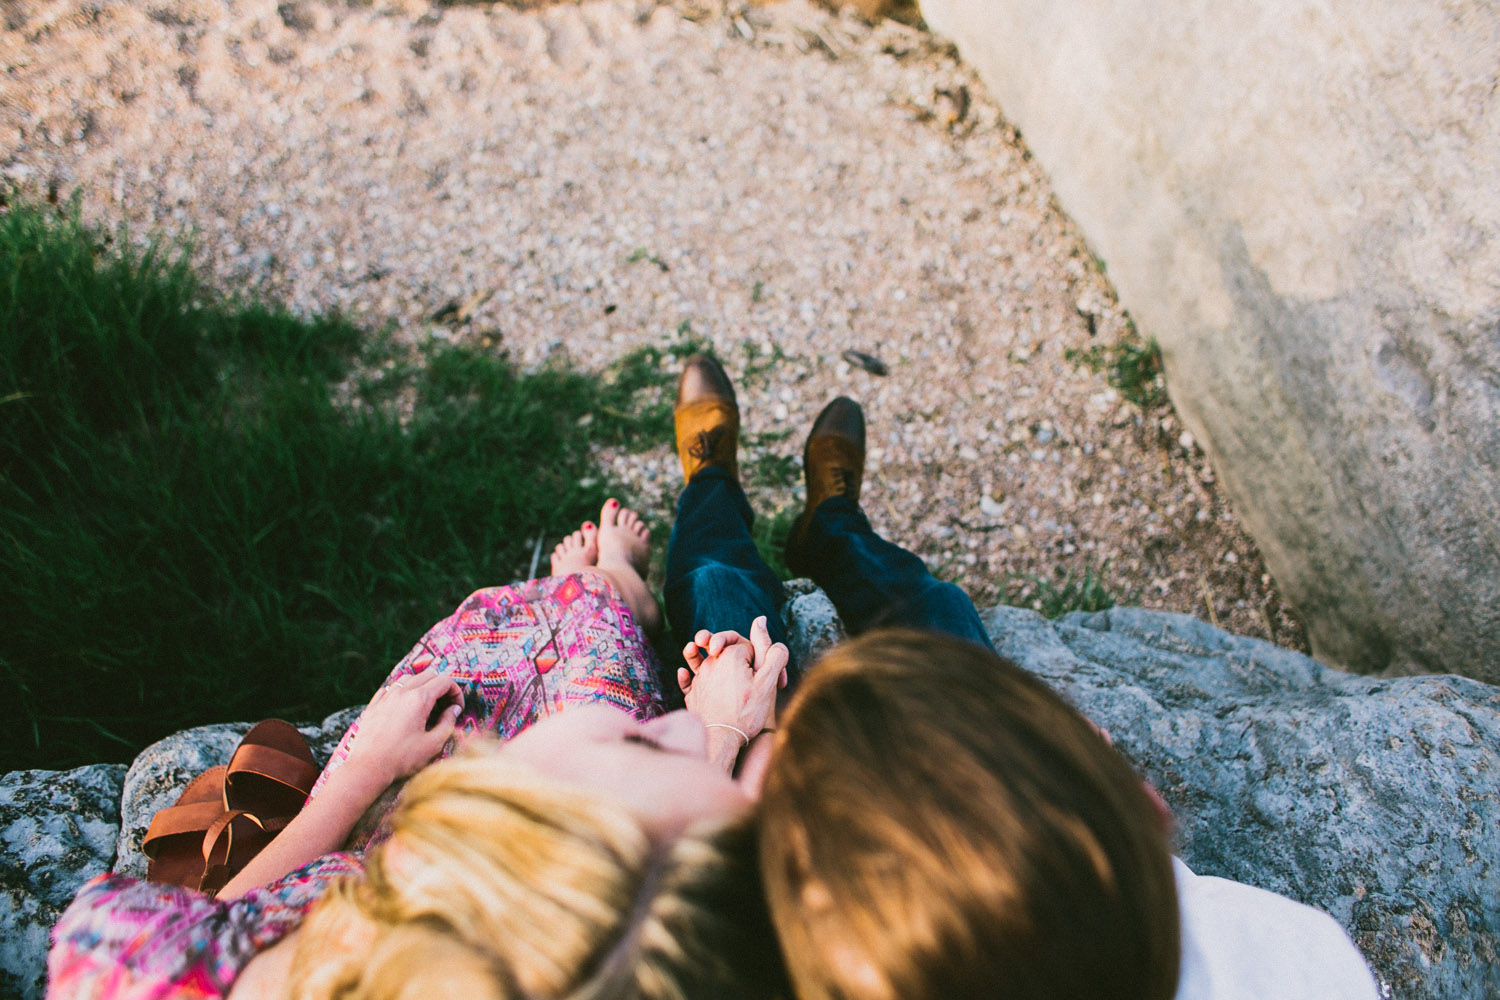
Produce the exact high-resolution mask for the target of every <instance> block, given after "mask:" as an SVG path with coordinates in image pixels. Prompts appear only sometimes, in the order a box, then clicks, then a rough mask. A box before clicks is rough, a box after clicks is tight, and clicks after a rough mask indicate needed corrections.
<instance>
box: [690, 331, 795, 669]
mask: <svg viewBox="0 0 1500 1000" xmlns="http://www.w3.org/2000/svg"><path fill="white" fill-rule="evenodd" d="M673 422H674V423H675V425H676V436H677V454H678V458H679V459H681V461H682V474H683V478H684V479H685V480H686V482H687V486H686V487H684V488H683V491H682V496H681V498H680V499H679V500H678V501H677V520H676V521H675V522H674V523H673V525H672V538H671V540H670V541H669V542H668V543H667V579H666V588H665V589H666V604H667V617H668V618H669V619H670V622H671V628H672V639H673V641H674V642H675V643H676V645H677V649H676V655H677V656H680V655H681V652H682V648H683V647H684V646H686V645H687V644H688V643H689V642H691V641H692V639H693V636H695V635H696V634H697V633H698V631H699V630H700V629H708V630H710V631H714V632H718V631H723V630H725V629H734V630H735V631H736V632H739V633H741V634H743V635H748V634H749V633H750V624H751V622H753V621H755V619H756V618H757V617H759V616H760V615H765V617H766V628H767V630H768V631H769V632H770V633H771V638H772V640H774V641H776V642H785V641H786V626H785V625H784V624H783V623H782V621H781V605H782V604H783V603H784V602H785V601H786V594H785V592H784V591H783V590H782V587H781V581H780V580H779V579H777V577H776V574H775V573H772V572H771V570H770V567H768V566H766V564H765V562H764V561H763V560H762V559H761V557H760V552H759V551H758V550H757V549H756V548H755V541H754V540H753V539H752V538H751V535H750V528H751V525H752V524H754V522H755V515H754V514H753V513H752V512H751V510H750V502H749V501H748V500H747V499H746V498H745V493H744V491H743V490H741V489H740V483H739V466H738V450H739V405H738V404H737V403H736V401H735V398H734V385H733V383H731V382H730V381H729V376H728V375H726V374H725V372H724V369H723V368H722V367H721V366H720V365H719V363H718V362H717V361H715V360H714V359H713V358H711V357H708V356H706V355H695V356H694V357H692V358H690V359H688V362H687V365H686V366H685V367H684V369H683V372H682V379H681V380H680V381H679V382H678V385H677V403H676V406H675V407H674V409H673ZM796 671H797V668H796V665H795V664H788V667H787V674H788V681H792V680H795V678H796Z"/></svg>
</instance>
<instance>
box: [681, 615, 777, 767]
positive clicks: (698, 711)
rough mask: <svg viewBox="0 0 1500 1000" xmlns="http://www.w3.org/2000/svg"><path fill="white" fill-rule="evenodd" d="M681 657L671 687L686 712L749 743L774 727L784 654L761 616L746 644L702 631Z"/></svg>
mask: <svg viewBox="0 0 1500 1000" xmlns="http://www.w3.org/2000/svg"><path fill="white" fill-rule="evenodd" d="M682 656H683V659H684V660H686V661H687V666H685V667H679V668H678V670H677V684H678V686H679V687H681V688H682V691H683V694H684V695H685V697H686V701H687V707H688V710H689V711H690V712H692V713H693V714H694V715H696V716H698V718H700V719H702V720H703V722H704V723H705V724H707V725H725V726H733V727H734V728H735V729H738V730H739V731H740V732H742V733H744V734H745V738H746V739H754V738H755V735H756V734H757V733H759V732H761V730H763V729H765V728H767V727H768V726H771V725H772V724H773V723H774V722H775V720H776V692H777V691H778V690H779V689H780V688H784V687H786V665H787V662H788V660H789V659H790V653H789V652H788V651H787V648H786V646H785V645H783V644H782V643H779V642H776V643H773V642H772V641H771V634H770V632H769V631H768V630H767V628H766V619H765V617H764V616H761V617H760V618H757V619H755V623H754V624H753V625H751V626H750V637H749V638H748V639H747V638H745V637H744V636H742V635H740V634H739V633H738V632H733V631H727V632H709V631H708V630H707V629H704V630H702V631H701V632H699V633H698V635H697V636H696V637H695V640H694V641H693V642H691V643H689V644H688V645H687V647H686V648H684V649H683V651H682ZM735 741H736V744H738V743H739V737H738V736H736V737H735Z"/></svg>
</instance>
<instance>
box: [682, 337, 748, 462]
mask: <svg viewBox="0 0 1500 1000" xmlns="http://www.w3.org/2000/svg"><path fill="white" fill-rule="evenodd" d="M672 422H673V423H674V424H675V425H676V428H677V457H678V458H679V459H681V460H682V475H683V478H684V479H685V480H686V481H687V482H692V481H693V477H694V476H696V475H697V474H698V472H699V470H701V469H703V468H704V467H705V466H709V465H717V466H721V467H723V468H725V469H728V470H729V474H730V475H731V476H734V477H735V478H736V479H738V478H739V475H740V464H739V448H740V407H739V403H737V402H735V398H734V383H733V382H731V381H729V376H728V375H726V374H725V373H724V368H723V366H722V365H720V364H719V362H717V361H715V360H714V359H713V358H711V357H709V356H708V355H707V354H694V355H693V356H692V357H691V358H688V361H687V366H686V367H684V368H683V370H682V378H680V379H679V380H678V382H677V405H676V406H675V407H674V408H673V410H672Z"/></svg>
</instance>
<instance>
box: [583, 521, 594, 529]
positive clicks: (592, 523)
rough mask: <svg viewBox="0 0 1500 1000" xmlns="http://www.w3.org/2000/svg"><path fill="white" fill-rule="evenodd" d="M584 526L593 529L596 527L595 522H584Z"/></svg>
mask: <svg viewBox="0 0 1500 1000" xmlns="http://www.w3.org/2000/svg"><path fill="white" fill-rule="evenodd" d="M583 526H584V527H585V528H592V527H593V526H594V522H593V521H584V522H583Z"/></svg>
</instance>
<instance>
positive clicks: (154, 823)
mask: <svg viewBox="0 0 1500 1000" xmlns="http://www.w3.org/2000/svg"><path fill="white" fill-rule="evenodd" d="M223 812H224V803H222V802H194V803H192V804H190V805H185V806H168V807H167V808H165V809H162V810H159V811H158V812H157V814H156V815H155V816H152V817H151V825H150V826H149V827H147V828H146V837H145V839H144V840H143V841H142V842H141V850H142V851H143V852H144V853H145V855H146V857H148V858H154V857H156V852H157V851H159V850H160V849H161V843H160V842H161V840H162V839H163V838H166V837H180V836H183V835H184V834H193V835H194V836H202V835H203V832H204V831H205V830H207V829H209V828H210V827H211V826H213V825H214V821H215V820H217V819H218V818H219V816H221V815H222V814H223Z"/></svg>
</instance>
